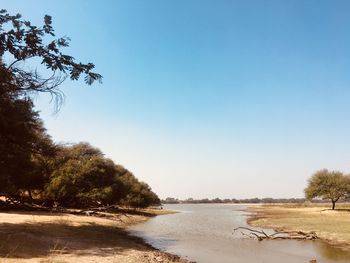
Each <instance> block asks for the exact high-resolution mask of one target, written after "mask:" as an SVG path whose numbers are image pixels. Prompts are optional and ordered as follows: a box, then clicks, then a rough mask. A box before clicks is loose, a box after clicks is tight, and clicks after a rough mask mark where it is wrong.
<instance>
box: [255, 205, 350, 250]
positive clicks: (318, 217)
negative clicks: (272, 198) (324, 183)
mask: <svg viewBox="0 0 350 263" xmlns="http://www.w3.org/2000/svg"><path fill="white" fill-rule="evenodd" d="M249 210H250V211H251V212H253V213H252V216H251V217H250V218H249V221H248V222H249V224H251V225H253V226H259V227H268V228H273V229H276V230H291V231H299V230H300V231H304V232H310V231H314V232H316V233H317V236H318V237H319V238H321V239H323V240H326V241H327V242H329V243H331V244H333V245H337V246H341V247H343V248H346V249H350V224H349V222H350V205H349V204H339V205H338V209H337V210H330V209H329V206H325V205H312V206H307V205H289V204H288V205H287V204H283V205H281V204H276V205H261V206H255V207H250V208H249Z"/></svg>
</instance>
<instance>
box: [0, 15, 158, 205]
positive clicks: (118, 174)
mask: <svg viewBox="0 0 350 263" xmlns="http://www.w3.org/2000/svg"><path fill="white" fill-rule="evenodd" d="M54 37H55V34H54V30H53V27H52V19H51V17H50V16H48V15H46V16H45V17H44V25H43V26H41V27H37V26H34V25H32V24H31V23H30V22H29V21H26V20H22V19H21V15H19V14H17V15H10V14H8V13H7V11H6V10H0V196H4V197H6V199H7V201H9V202H21V203H23V202H29V203H37V204H46V205H48V206H52V205H54V204H57V205H61V206H79V207H88V206H94V205H111V204H119V203H121V202H123V204H130V205H133V206H146V205H150V204H153V203H156V202H159V199H158V197H157V196H156V195H155V194H154V193H153V192H152V191H151V189H150V188H149V186H148V185H146V184H144V183H140V182H139V181H138V180H137V179H136V178H135V177H133V176H132V179H130V180H126V179H125V176H124V177H123V178H122V176H123V175H124V174H125V173H126V174H130V172H129V171H127V170H126V169H124V168H123V169H121V168H120V166H117V165H115V163H114V162H113V161H112V160H109V159H107V158H105V157H104V155H103V153H102V152H101V151H100V150H99V149H97V148H94V147H92V146H91V145H89V144H88V143H79V144H75V145H56V144H55V143H54V142H53V141H52V139H51V137H50V136H49V135H48V134H47V133H46V130H45V128H44V126H43V123H42V121H41V120H40V118H39V115H38V112H36V111H34V109H33V107H34V105H33V94H38V93H49V94H51V96H52V98H53V99H54V100H55V101H56V104H55V105H56V107H57V110H58V109H59V106H60V105H61V102H62V100H63V93H62V92H61V91H60V90H59V85H60V84H62V82H63V81H64V80H65V79H67V78H70V79H71V80H78V79H79V78H80V77H81V76H83V77H84V80H85V82H86V83H87V84H88V85H90V84H92V83H93V82H94V81H96V80H97V81H101V80H102V76H101V75H100V74H98V73H95V72H93V69H94V67H95V66H94V64H92V63H87V64H83V63H80V62H76V61H75V59H74V58H73V57H72V56H70V55H67V54H64V53H63V52H62V49H63V48H65V47H67V46H68V45H69V38H67V37H61V38H57V39H55V38H54ZM7 61H9V62H7ZM38 61H39V63H40V64H41V65H42V66H43V68H46V71H45V74H44V76H47V77H43V76H42V75H40V74H39V72H38V71H37V70H30V69H28V67H27V66H28V65H36V66H35V67H36V68H37V66H38ZM24 62H26V67H24V66H23V65H24ZM27 62H29V64H28V63H27ZM130 178H131V177H130Z"/></svg>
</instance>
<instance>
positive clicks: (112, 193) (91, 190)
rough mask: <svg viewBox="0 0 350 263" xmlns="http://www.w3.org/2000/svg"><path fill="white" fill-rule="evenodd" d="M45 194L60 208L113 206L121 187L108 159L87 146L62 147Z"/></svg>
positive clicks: (98, 151)
mask: <svg viewBox="0 0 350 263" xmlns="http://www.w3.org/2000/svg"><path fill="white" fill-rule="evenodd" d="M57 158H58V159H57V163H56V165H55V166H56V167H55V169H54V170H53V172H52V174H51V176H50V180H49V183H48V184H47V185H46V188H45V194H46V197H47V199H48V200H51V201H53V202H57V203H58V204H59V205H62V206H83V207H87V206H91V205H110V204H116V203H117V202H118V201H119V200H120V198H121V197H122V191H121V188H122V185H121V182H120V181H119V178H118V176H119V175H118V171H117V169H116V168H115V164H114V163H113V161H112V160H109V159H107V158H104V157H103V155H102V153H101V151H100V150H99V149H96V148H93V147H92V146H90V145H89V144H87V143H80V144H76V145H73V146H68V147H63V148H62V149H61V153H60V154H58V157H57Z"/></svg>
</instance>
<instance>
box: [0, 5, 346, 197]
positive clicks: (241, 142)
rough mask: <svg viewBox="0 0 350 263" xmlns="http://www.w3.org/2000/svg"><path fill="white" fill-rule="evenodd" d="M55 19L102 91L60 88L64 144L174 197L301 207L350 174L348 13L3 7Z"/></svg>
mask: <svg viewBox="0 0 350 263" xmlns="http://www.w3.org/2000/svg"><path fill="white" fill-rule="evenodd" d="M1 6H2V8H6V9H7V10H8V11H10V12H11V13H17V12H19V13H21V14H23V16H24V18H26V19H29V20H31V21H33V22H35V23H36V24H39V23H41V22H42V17H43V16H44V15H45V14H50V15H52V16H53V22H54V27H55V29H56V33H57V36H62V35H67V36H69V37H71V39H72V42H71V47H70V48H69V49H68V50H67V52H70V53H71V54H73V55H74V56H75V57H76V59H78V60H81V61H83V62H89V61H92V62H94V63H95V64H96V66H97V71H98V72H99V73H101V74H102V75H103V76H104V81H103V84H102V85H98V84H96V85H93V86H92V87H87V86H85V85H84V84H83V82H71V81H67V82H65V83H64V84H63V85H62V89H63V90H64V91H65V93H66V102H65V105H64V106H63V108H62V110H61V111H60V112H59V114H58V115H56V116H53V115H52V114H51V113H52V105H51V106H50V105H49V104H48V101H47V98H44V97H39V98H38V99H37V100H36V102H37V108H38V109H39V110H41V115H42V117H43V118H44V120H45V123H46V127H47V128H48V131H49V133H50V134H52V135H53V137H54V139H55V140H56V141H66V142H67V141H68V142H78V141H89V142H91V143H92V144H93V145H95V146H97V147H99V148H101V149H102V150H103V151H104V152H105V153H106V155H107V156H108V157H110V158H112V159H113V160H114V161H116V162H117V163H120V164H123V165H124V166H125V167H127V168H128V169H129V170H131V171H132V172H134V174H135V175H136V176H137V177H139V178H140V179H141V180H144V181H146V182H147V183H149V184H150V185H151V186H152V188H153V189H154V190H155V191H156V192H157V193H158V194H159V195H160V197H162V198H164V197H167V196H174V197H179V198H186V197H194V198H202V197H209V198H213V197H220V198H227V197H238V198H242V197H255V196H257V197H301V196H302V195H303V192H302V191H303V188H304V187H305V185H306V181H307V178H308V177H309V176H310V175H311V174H312V173H313V172H314V171H316V170H318V169H321V168H329V169H336V170H341V171H344V172H350V147H349V146H350V121H349V118H350V86H349V85H350V16H349V12H350V2H349V1H346V0H344V1H337V0H329V1H322V0H308V1H305V0H300V1H298V0H295V1H282V0H275V1H272V0H266V1H264V0H260V1H257V0H255V1H253V0H251V1H249V0H248V1H247V0H242V1H233V0H232V1H223V0H219V1H214V0H211V1H208V0H178V1H175V0H173V1H164V0H158V1H153V0H149V1H136V0H125V1H112V0H110V1H93V0H89V1H87V0H81V1H76V0H75V1H68V0H65V1H34V0H32V1H19V0H17V1H16V0H13V1H4V0H3V1H1Z"/></svg>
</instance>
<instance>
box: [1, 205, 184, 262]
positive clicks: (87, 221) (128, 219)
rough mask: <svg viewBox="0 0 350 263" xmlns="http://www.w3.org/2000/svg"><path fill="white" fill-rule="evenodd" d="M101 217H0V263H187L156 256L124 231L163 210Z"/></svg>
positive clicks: (31, 214) (21, 214) (22, 214)
mask: <svg viewBox="0 0 350 263" xmlns="http://www.w3.org/2000/svg"><path fill="white" fill-rule="evenodd" d="M139 212H140V213H135V211H133V212H131V211H130V212H127V211H126V213H125V211H124V212H123V213H117V214H115V213H113V214H109V213H105V214H104V215H103V217H96V216H83V215H72V214H66V213H64V214H51V213H39V212H6V213H0V236H1V240H0V262H1V263H2V262H47V263H54V262H55V263H63V262H102V263H103V262H114V263H122V262H123V263H128V262H130V263H131V262H135V263H138V262H140V263H141V262H166V263H170V262H183V263H184V262H186V261H185V260H182V259H180V258H179V257H177V256H173V255H170V254H168V253H163V252H160V251H158V250H156V249H154V248H153V247H151V246H149V245H147V244H146V243H145V242H144V241H143V240H142V239H140V238H137V237H132V236H129V235H128V233H127V232H126V231H125V228H126V227H128V226H130V225H131V224H135V223H140V222H143V221H145V220H147V219H148V218H149V217H150V216H155V215H159V214H166V213H168V211H165V210H159V209H151V210H150V209H148V210H142V211H139Z"/></svg>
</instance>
